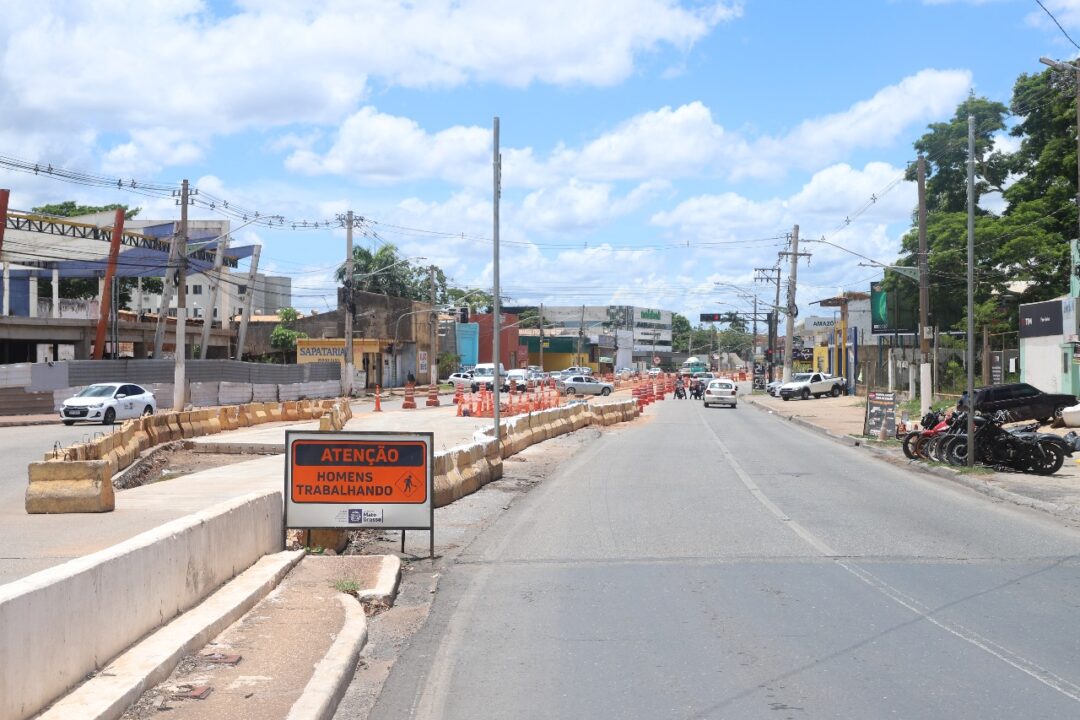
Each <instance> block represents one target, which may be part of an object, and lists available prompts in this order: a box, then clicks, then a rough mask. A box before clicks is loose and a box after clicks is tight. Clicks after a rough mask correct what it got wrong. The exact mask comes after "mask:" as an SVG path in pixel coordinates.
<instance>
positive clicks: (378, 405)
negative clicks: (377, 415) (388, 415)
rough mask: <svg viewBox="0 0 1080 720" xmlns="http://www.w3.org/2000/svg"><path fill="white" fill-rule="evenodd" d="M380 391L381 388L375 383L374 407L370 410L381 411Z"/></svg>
mask: <svg viewBox="0 0 1080 720" xmlns="http://www.w3.org/2000/svg"><path fill="white" fill-rule="evenodd" d="M380 391H381V388H380V387H379V386H378V385H376V386H375V409H374V410H373V411H372V412H382V398H380V397H379V393H380Z"/></svg>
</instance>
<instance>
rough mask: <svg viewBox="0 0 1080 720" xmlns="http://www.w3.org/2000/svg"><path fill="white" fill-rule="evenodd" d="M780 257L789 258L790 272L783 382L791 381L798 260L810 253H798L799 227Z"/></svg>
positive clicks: (796, 309) (795, 228) (792, 231)
mask: <svg viewBox="0 0 1080 720" xmlns="http://www.w3.org/2000/svg"><path fill="white" fill-rule="evenodd" d="M780 255H781V257H782V256H785V255H787V256H790V257H791V270H790V271H789V274H788V292H787V334H786V336H785V337H784V382H790V381H791V351H792V341H793V340H794V335H795V315H796V314H797V313H798V311H799V309H798V306H797V305H796V304H795V283H796V277H797V275H798V272H799V258H800V257H810V253H800V252H799V226H798V225H796V226H795V227H793V228H792V230H791V250H790V251H785V252H782V253H780ZM776 304H777V305H779V304H780V299H779V292H777V301H776Z"/></svg>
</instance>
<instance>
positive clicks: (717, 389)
mask: <svg viewBox="0 0 1080 720" xmlns="http://www.w3.org/2000/svg"><path fill="white" fill-rule="evenodd" d="M702 401H704V403H705V407H711V406H712V405H730V406H731V407H738V402H739V397H738V390H736V389H735V383H733V382H732V381H730V380H712V381H710V382H709V385H708V387H706V388H705V395H704V397H702Z"/></svg>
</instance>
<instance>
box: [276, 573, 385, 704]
mask: <svg viewBox="0 0 1080 720" xmlns="http://www.w3.org/2000/svg"><path fill="white" fill-rule="evenodd" d="M394 559H395V560H397V557H394ZM385 567H386V564H385V563H384V564H383V568H384V569H385ZM399 567H400V561H399ZM379 580H380V582H381V581H382V571H380V573H379ZM395 584H396V577H395ZM338 600H339V601H341V605H342V607H344V609H345V625H344V626H343V627H342V628H341V632H339V633H338V636H337V639H335V640H334V644H333V645H331V646H330V650H329V651H328V652H327V653H326V655H325V656H324V657H323V659H322V660H320V661H319V662H318V663H316V664H315V672H314V673H313V674H312V676H311V680H309V681H308V683H307V685H305V686H304V691H303V692H302V693H301V694H300V697H299V698H298V699H297V700H296V702H295V703H293V706H292V708H290V709H289V714H288V715H287V716H286V720H330V718H332V717H333V716H334V712H335V711H336V710H337V706H338V703H340V702H341V698H342V697H344V696H345V691H346V690H348V688H349V683H350V682H351V681H352V677H353V674H354V672H355V671H356V663H357V661H358V660H359V659H360V651H361V650H363V649H364V645H366V644H367V637H368V632H367V616H366V615H365V614H364V608H363V606H361V605H360V603H358V602H357V601H356V599H355V598H353V597H352V596H351V595H346V594H344V593H338Z"/></svg>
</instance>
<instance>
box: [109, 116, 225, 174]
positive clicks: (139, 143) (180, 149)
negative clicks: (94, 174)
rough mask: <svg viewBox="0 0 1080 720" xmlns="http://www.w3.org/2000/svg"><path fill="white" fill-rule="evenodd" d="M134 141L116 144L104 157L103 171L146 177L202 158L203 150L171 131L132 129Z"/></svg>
mask: <svg viewBox="0 0 1080 720" xmlns="http://www.w3.org/2000/svg"><path fill="white" fill-rule="evenodd" d="M130 136H131V140H130V141H129V142H126V143H121V144H120V145H115V146H113V147H112V148H110V149H109V150H107V151H106V152H105V154H104V156H103V158H102V161H101V166H102V170H104V171H105V172H107V173H109V174H116V175H122V176H127V177H143V176H146V175H151V174H154V173H157V171H158V170H160V169H161V168H162V167H167V166H170V165H186V164H190V163H194V162H197V161H199V160H201V159H202V157H203V151H204V149H203V147H202V146H201V145H200V144H199V143H196V142H191V141H188V140H186V139H185V138H184V134H183V133H181V132H179V131H177V130H170V129H168V128H152V129H148V130H133V131H132V132H131V134H130Z"/></svg>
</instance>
